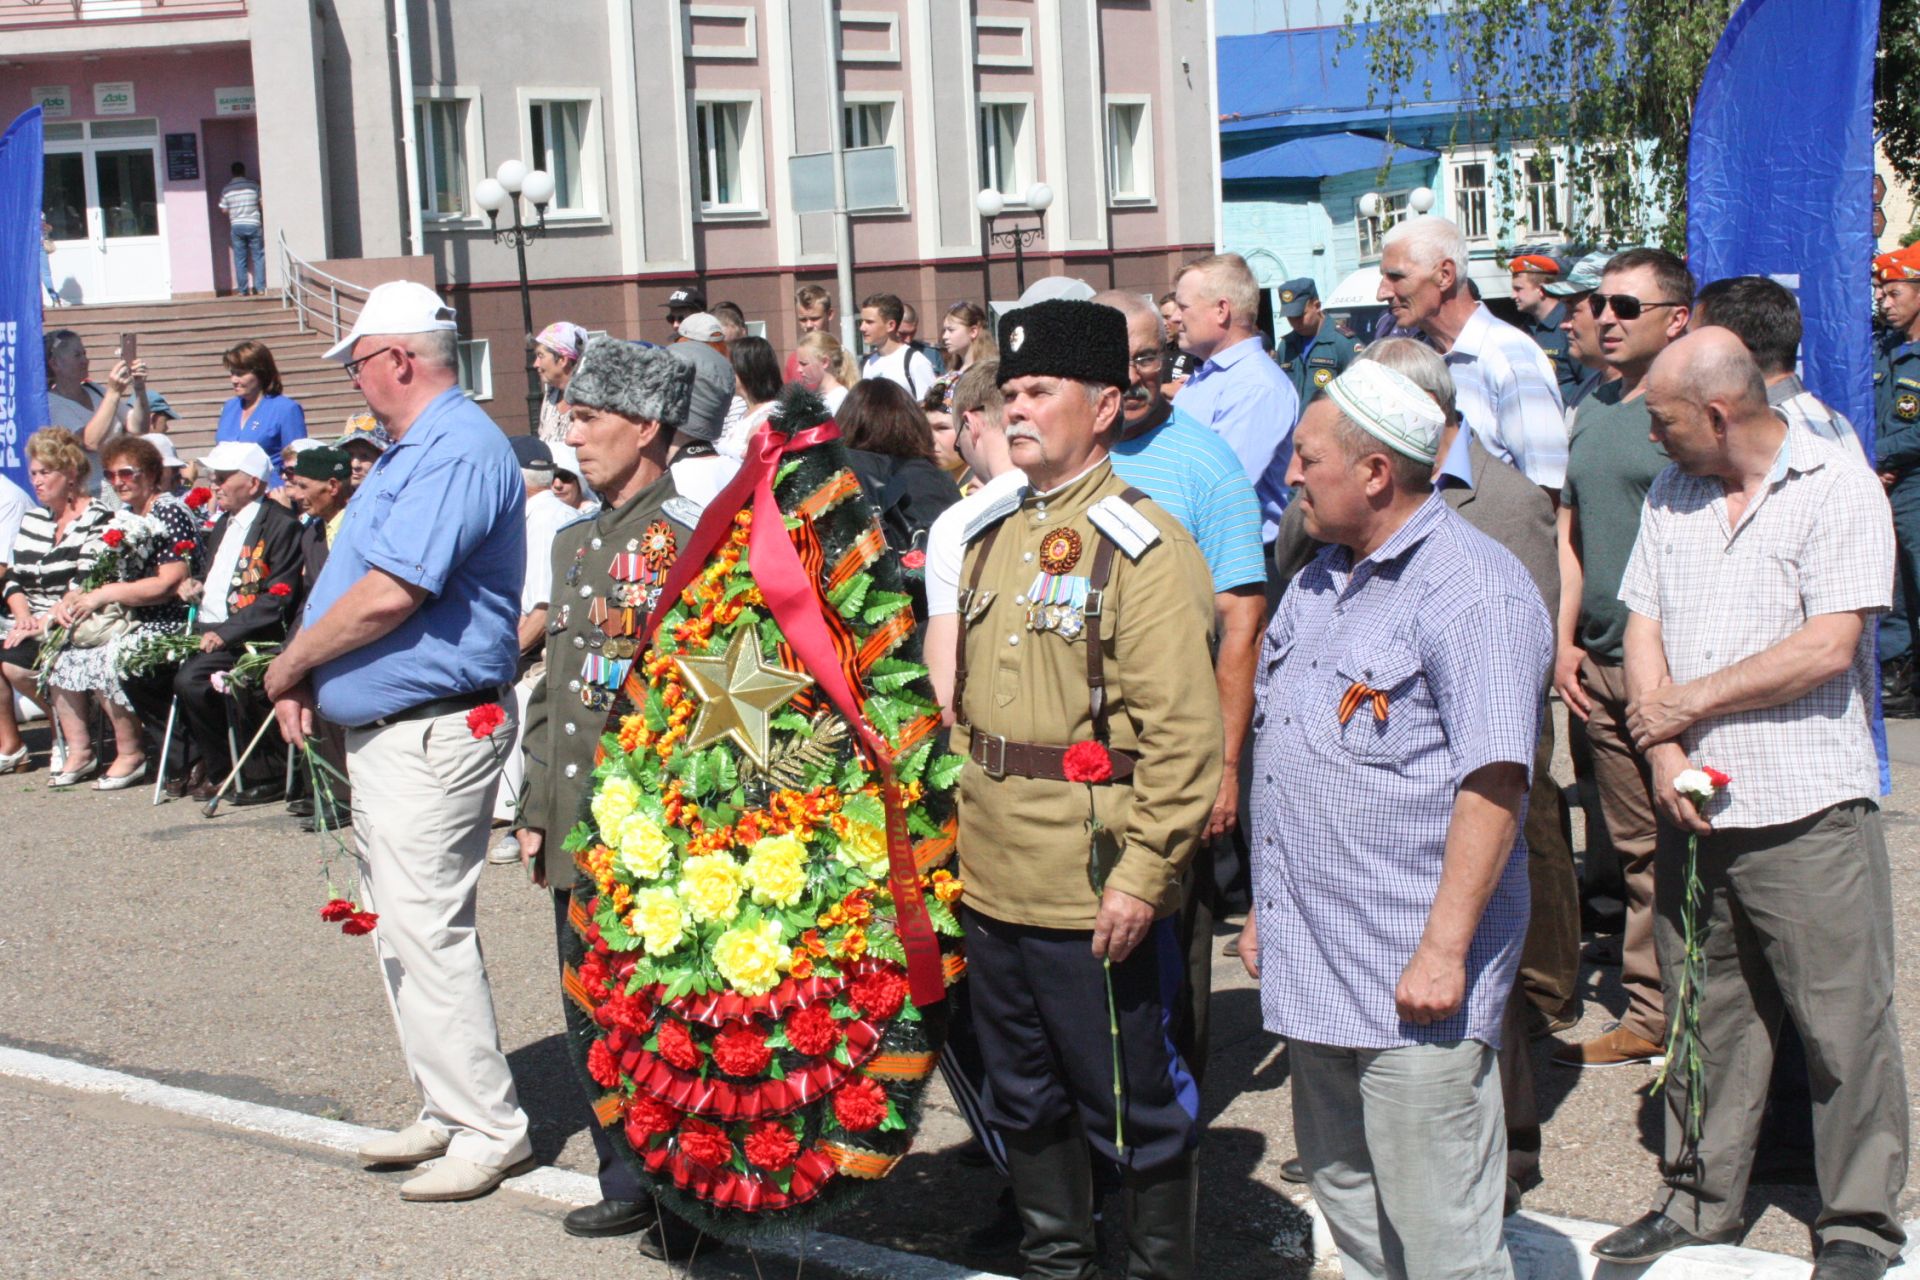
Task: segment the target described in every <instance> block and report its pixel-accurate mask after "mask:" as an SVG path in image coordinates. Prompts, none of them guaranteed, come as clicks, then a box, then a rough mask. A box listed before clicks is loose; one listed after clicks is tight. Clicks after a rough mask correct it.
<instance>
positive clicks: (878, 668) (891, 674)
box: [867, 657, 927, 693]
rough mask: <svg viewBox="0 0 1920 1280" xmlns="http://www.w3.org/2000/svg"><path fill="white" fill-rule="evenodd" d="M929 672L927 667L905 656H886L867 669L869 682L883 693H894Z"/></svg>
mask: <svg viewBox="0 0 1920 1280" xmlns="http://www.w3.org/2000/svg"><path fill="white" fill-rule="evenodd" d="M926 674H927V669H926V668H925V667H923V666H921V665H920V664H919V663H917V662H909V661H908V660H907V659H905V658H897V657H885V658H882V659H880V661H878V662H876V663H874V664H873V666H872V667H871V668H869V669H868V671H867V683H868V684H871V685H872V686H873V687H874V688H875V689H878V690H879V691H880V692H881V693H892V692H893V691H894V690H895V689H900V688H904V687H905V686H907V685H909V684H912V683H913V682H914V681H915V680H918V679H920V678H921V677H922V676H925V675H926Z"/></svg>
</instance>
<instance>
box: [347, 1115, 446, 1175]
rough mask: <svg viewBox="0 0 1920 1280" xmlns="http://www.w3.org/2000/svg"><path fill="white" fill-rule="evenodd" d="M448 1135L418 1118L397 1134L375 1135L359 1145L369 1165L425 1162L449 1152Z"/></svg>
mask: <svg viewBox="0 0 1920 1280" xmlns="http://www.w3.org/2000/svg"><path fill="white" fill-rule="evenodd" d="M448 1141H449V1139H448V1137H447V1135H446V1134H445V1133H442V1132H441V1131H440V1130H438V1129H436V1128H434V1127H433V1126H432V1125H430V1124H425V1123H423V1122H421V1121H419V1120H416V1121H414V1122H413V1123H412V1124H410V1125H408V1126H407V1127H406V1128H404V1129H402V1130H401V1131H400V1132H398V1133H389V1134H387V1135H386V1136H385V1137H381V1138H375V1139H374V1140H373V1141H372V1142H369V1143H368V1144H367V1145H366V1146H364V1147H362V1148H360V1152H359V1154H360V1159H361V1160H362V1161H364V1162H365V1163H367V1164H424V1163H426V1162H427V1161H428V1160H433V1159H436V1158H438V1157H440V1156H443V1155H445V1154H447V1142H448Z"/></svg>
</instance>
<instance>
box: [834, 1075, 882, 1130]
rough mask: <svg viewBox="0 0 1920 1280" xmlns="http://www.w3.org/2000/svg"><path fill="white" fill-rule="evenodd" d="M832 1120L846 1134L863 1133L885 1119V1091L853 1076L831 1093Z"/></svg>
mask: <svg viewBox="0 0 1920 1280" xmlns="http://www.w3.org/2000/svg"><path fill="white" fill-rule="evenodd" d="M833 1118H834V1119H836V1120H838V1121H839V1122H840V1127H841V1128H843V1129H845V1130H846V1131H847V1132H848V1133H865V1132H866V1131H867V1130H869V1129H871V1128H874V1127H875V1126H876V1125H878V1124H879V1123H880V1122H881V1121H882V1120H885V1119H886V1118H887V1091H886V1090H885V1089H882V1088H881V1087H880V1086H879V1085H878V1084H876V1083H875V1082H874V1081H873V1080H871V1079H869V1078H868V1077H866V1076H855V1077H853V1079H851V1080H849V1081H847V1082H846V1083H845V1084H843V1085H841V1086H840V1087H839V1088H838V1089H835V1090H834V1091H833Z"/></svg>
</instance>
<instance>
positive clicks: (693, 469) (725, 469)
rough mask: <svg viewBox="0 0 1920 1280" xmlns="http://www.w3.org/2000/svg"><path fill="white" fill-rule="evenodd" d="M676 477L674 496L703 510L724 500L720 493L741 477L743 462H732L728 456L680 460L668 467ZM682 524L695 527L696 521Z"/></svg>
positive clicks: (710, 455) (706, 456) (719, 454)
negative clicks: (741, 464) (736, 478)
mask: <svg viewBox="0 0 1920 1280" xmlns="http://www.w3.org/2000/svg"><path fill="white" fill-rule="evenodd" d="M667 470H668V471H671V472H672V473H673V489H674V492H675V493H677V494H679V495H680V496H681V497H683V498H685V499H687V500H688V501H689V502H692V503H694V504H695V505H696V506H698V507H699V508H700V509H701V510H703V511H704V510H706V507H707V504H708V503H710V502H712V501H713V500H714V499H715V498H717V497H719V496H720V491H721V490H722V489H724V488H726V487H727V486H728V485H730V484H732V483H733V478H734V477H735V476H737V475H739V474H740V459H738V458H729V457H728V456H727V455H726V454H724V453H716V454H708V455H705V456H703V457H698V458H680V459H678V460H676V461H674V462H673V463H671V464H669V465H668V467H667ZM682 523H686V524H691V523H692V521H683V522H682Z"/></svg>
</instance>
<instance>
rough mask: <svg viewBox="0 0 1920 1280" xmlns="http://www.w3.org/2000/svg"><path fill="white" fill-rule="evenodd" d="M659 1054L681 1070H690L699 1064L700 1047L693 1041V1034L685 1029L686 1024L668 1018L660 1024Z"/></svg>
mask: <svg viewBox="0 0 1920 1280" xmlns="http://www.w3.org/2000/svg"><path fill="white" fill-rule="evenodd" d="M659 1044H660V1056H661V1057H662V1058H664V1059H666V1060H667V1062H668V1063H669V1064H670V1065H672V1066H676V1067H678V1068H680V1069H681V1070H682V1071H692V1070H693V1069H694V1068H695V1067H697V1066H699V1065H700V1047H699V1046H698V1045H696V1044H694V1042H693V1035H692V1033H690V1032H689V1031H688V1030H687V1024H686V1023H684V1022H678V1021H675V1020H674V1019H672V1018H668V1019H667V1020H666V1021H665V1022H663V1023H661V1024H660V1041H659Z"/></svg>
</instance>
